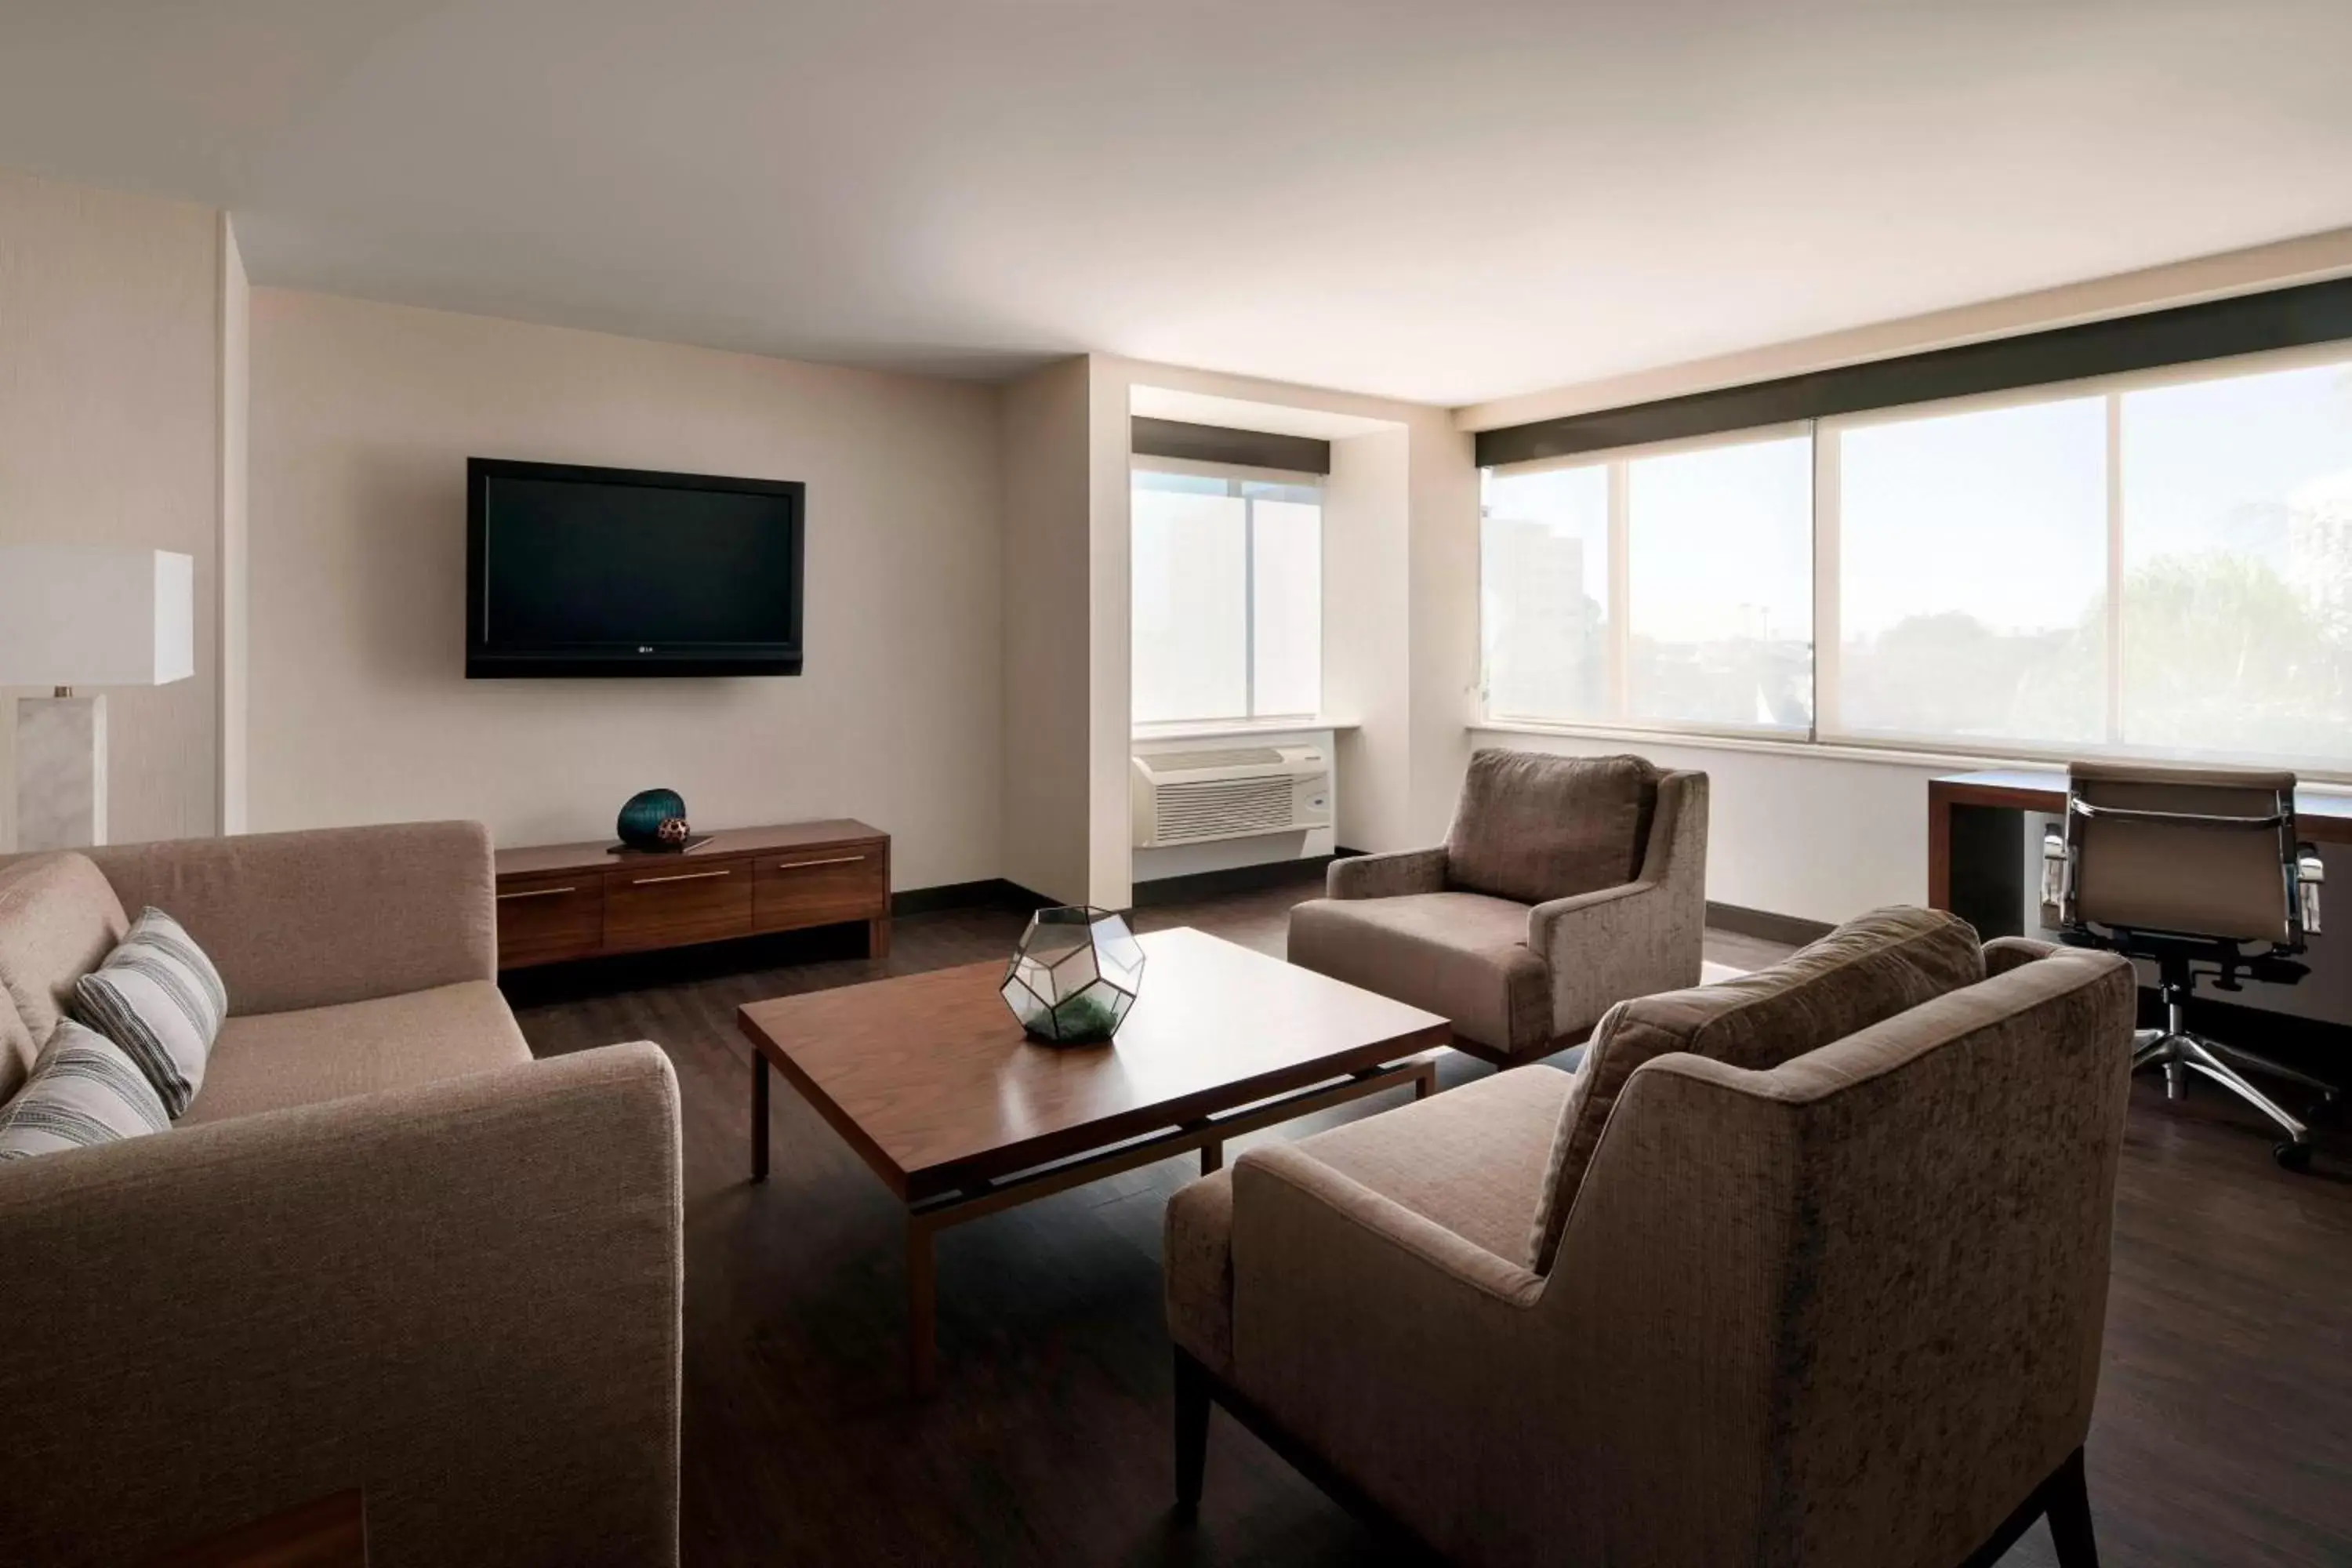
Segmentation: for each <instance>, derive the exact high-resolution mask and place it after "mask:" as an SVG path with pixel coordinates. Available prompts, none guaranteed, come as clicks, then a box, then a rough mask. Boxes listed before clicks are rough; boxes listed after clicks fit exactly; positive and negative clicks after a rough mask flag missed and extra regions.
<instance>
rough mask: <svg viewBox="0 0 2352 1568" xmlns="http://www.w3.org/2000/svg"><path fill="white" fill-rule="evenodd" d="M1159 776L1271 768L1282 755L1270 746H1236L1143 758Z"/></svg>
mask: <svg viewBox="0 0 2352 1568" xmlns="http://www.w3.org/2000/svg"><path fill="white" fill-rule="evenodd" d="M1145 760H1146V761H1148V762H1149V763H1150V764H1151V765H1152V766H1153V767H1154V768H1156V769H1158V770H1159V771H1160V772H1161V773H1191V772H1192V771H1194V770H1195V769H1198V768H1255V767H1274V766H1277V765H1279V764H1280V763H1281V762H1282V753H1281V752H1278V751H1276V749H1275V748H1274V747H1272V746H1237V747H1234V748H1231V749H1229V750H1226V751H1222V752H1153V753H1152V754H1151V755H1150V757H1148V758H1146V759H1145Z"/></svg>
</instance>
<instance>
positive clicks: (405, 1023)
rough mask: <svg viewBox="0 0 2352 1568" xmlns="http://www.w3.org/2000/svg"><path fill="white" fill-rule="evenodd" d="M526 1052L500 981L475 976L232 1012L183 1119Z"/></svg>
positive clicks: (470, 1068) (266, 1106)
mask: <svg viewBox="0 0 2352 1568" xmlns="http://www.w3.org/2000/svg"><path fill="white" fill-rule="evenodd" d="M529 1060H530V1047H529V1046H527V1045H525V1044H524V1043H523V1037H522V1031H521V1030H520V1029H518V1028H516V1027H515V1021H514V1015H513V1014H512V1013H510V1012H509V1011H508V1010H507V1005H506V1000H505V998H503V997H502V996H500V995H499V988H498V987H497V986H495V985H493V984H490V983H489V982H488V981H487V980H469V981H467V982H466V983H464V984H459V985H443V986H438V987H436V988H435V989H434V990H431V991H412V992H409V993H407V994H404V995H400V996H386V997H383V998H382V999H380V1000H378V1001H373V1002H346V1003H344V1004H343V1005H341V1006H339V1007H315V1008H310V1009H308V1010H305V1011H302V1012H296V1013H265V1014H262V1015H260V1016H250V1015H248V1016H240V1017H235V1018H231V1019H230V1020H229V1021H228V1023H227V1024H226V1026H224V1027H223V1028H222V1030H221V1036H220V1039H219V1041H218V1042H217V1043H216V1044H215V1046H214V1047H213V1055H212V1060H211V1062H210V1064H209V1065H208V1067H207V1068H206V1070H205V1086H204V1089H203V1090H202V1091H201V1092H200V1093H198V1094H197V1096H196V1098H195V1100H194V1101H193V1102H192V1103H191V1104H190V1105H189V1107H188V1110H187V1113H186V1114H185V1115H184V1116H183V1117H181V1119H180V1125H181V1126H183V1127H185V1126H189V1125H191V1124H195V1123H202V1122H206V1121H227V1120H228V1119H230V1118H231V1117H236V1116H250V1115H253V1114H255V1113H256V1112H257V1111H264V1110H283V1109H284V1108H286V1107H288V1106H289V1105H310V1104H315V1103H317V1102H318V1101H320V1100H341V1099H344V1098H346V1097H347V1096H350V1095H354V1094H374V1093H377V1092H379V1091H381V1090H383V1089H409V1088H414V1087H415V1086H416V1085H419V1084H426V1083H436V1082H438V1081H440V1080H441V1079H449V1078H459V1077H462V1076H464V1075H465V1074H467V1073H476V1072H487V1071H489V1070H490V1069H492V1068H503V1067H513V1066H515V1065H517V1064H518V1063H521V1062H527V1061H529Z"/></svg>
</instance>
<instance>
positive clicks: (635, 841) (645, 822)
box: [614, 789, 686, 849]
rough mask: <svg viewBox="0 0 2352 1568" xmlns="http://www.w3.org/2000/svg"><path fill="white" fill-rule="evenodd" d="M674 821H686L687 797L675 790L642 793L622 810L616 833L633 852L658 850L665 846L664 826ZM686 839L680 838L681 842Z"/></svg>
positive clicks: (681, 836)
mask: <svg viewBox="0 0 2352 1568" xmlns="http://www.w3.org/2000/svg"><path fill="white" fill-rule="evenodd" d="M673 818H675V819H677V820H678V821H680V822H683V821H684V820H685V819H686V797H685V796H683V795H679V794H678V793H677V791H676V790H674V789H649V790H641V791H639V792H638V793H637V794H635V795H631V796H630V797H629V800H628V804H627V805H624V806H622V807H621V818H620V821H619V822H618V823H617V824H615V825H614V835H615V837H618V838H619V839H620V841H621V842H622V843H624V844H625V845H627V846H628V847H630V848H632V849H658V848H660V847H662V834H661V830H662V824H663V823H665V822H667V821H670V820H671V819H673ZM684 838H685V836H684V835H683V834H681V835H679V840H680V841H681V842H683V841H684Z"/></svg>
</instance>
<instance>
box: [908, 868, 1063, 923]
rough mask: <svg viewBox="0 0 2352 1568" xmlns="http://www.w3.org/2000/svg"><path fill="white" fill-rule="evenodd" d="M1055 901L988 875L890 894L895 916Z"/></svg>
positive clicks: (1042, 906) (1046, 904)
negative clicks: (971, 879)
mask: <svg viewBox="0 0 2352 1568" xmlns="http://www.w3.org/2000/svg"><path fill="white" fill-rule="evenodd" d="M1053 902H1054V900H1051V899H1049V898H1046V897H1045V895H1044V894H1042V893H1033V892H1031V891H1030V890H1029V889H1026V888H1024V887H1023V886H1022V885H1021V884H1020V883H1018V882H1008V881H1006V880H1005V879H1003V878H1002V877H985V878H982V879H981V880H979V881H977V882H942V883H940V885H939V886H937V887H935V888H902V889H899V890H898V892H895V893H893V894H891V895H890V914H891V918H892V919H894V920H895V919H897V918H898V917H899V916H901V915H931V914H938V913H939V912H940V910H997V909H1004V910H1042V909H1045V908H1048V907H1049V906H1051V905H1052V903H1053Z"/></svg>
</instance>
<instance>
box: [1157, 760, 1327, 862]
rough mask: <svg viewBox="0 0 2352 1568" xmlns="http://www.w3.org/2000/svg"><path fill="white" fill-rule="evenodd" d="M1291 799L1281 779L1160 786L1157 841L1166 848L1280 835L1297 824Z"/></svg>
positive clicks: (1287, 788)
mask: <svg viewBox="0 0 2352 1568" xmlns="http://www.w3.org/2000/svg"><path fill="white" fill-rule="evenodd" d="M1153 760H1154V761H1160V760H1161V759H1158V758H1155V759H1153ZM1291 800H1292V792H1291V783H1290V781H1289V780H1288V779H1286V778H1270V779H1224V780H1219V781H1216V782H1213V783H1211V782H1203V783H1200V784H1161V785H1160V842H1161V843H1163V844H1171V843H1181V842H1183V841H1185V840H1187V839H1194V838H1232V837H1239V836H1242V835H1244V834H1251V833H1279V832H1281V831H1282V830H1283V829H1284V828H1286V827H1288V826H1291V825H1292V823H1293V822H1294V821H1295V820H1296V817H1295V816H1294V814H1293V812H1292V810H1291Z"/></svg>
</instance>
